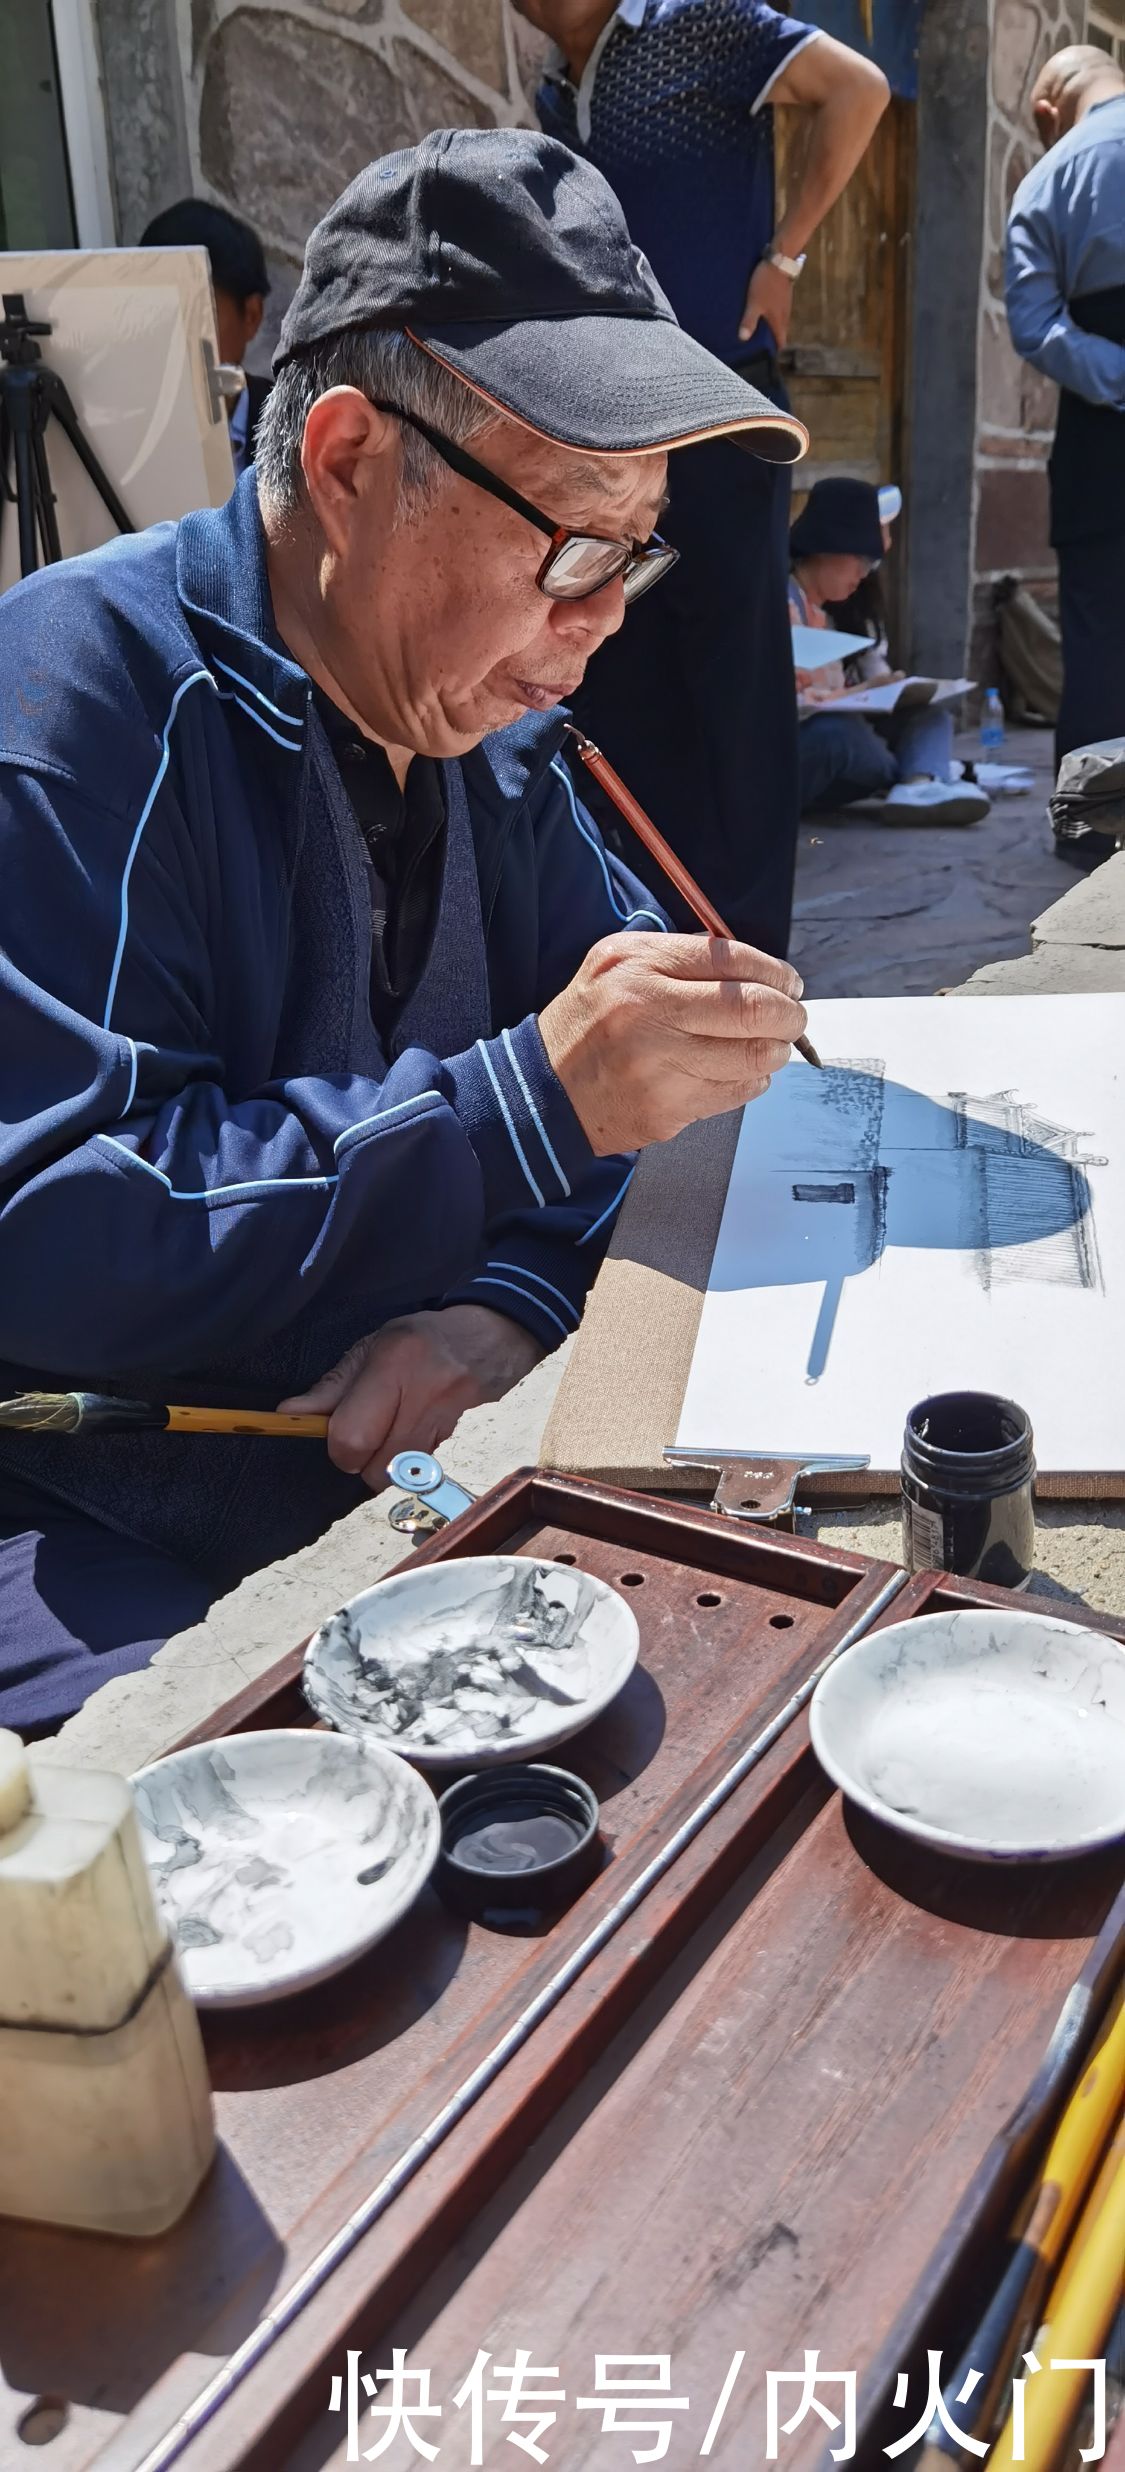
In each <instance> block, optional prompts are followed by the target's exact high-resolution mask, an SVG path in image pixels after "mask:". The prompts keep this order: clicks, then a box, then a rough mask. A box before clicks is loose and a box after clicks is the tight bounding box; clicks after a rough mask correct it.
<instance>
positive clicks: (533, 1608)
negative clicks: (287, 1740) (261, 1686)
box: [304, 1554, 640, 1769]
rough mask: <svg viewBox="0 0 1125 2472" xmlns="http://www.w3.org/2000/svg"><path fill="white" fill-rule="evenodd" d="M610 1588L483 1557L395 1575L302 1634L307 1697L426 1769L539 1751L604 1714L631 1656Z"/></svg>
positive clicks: (572, 1573) (541, 1565)
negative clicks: (312, 1632)
mask: <svg viewBox="0 0 1125 2472" xmlns="http://www.w3.org/2000/svg"><path fill="white" fill-rule="evenodd" d="M639 1648H640V1633H639V1631H638V1629H637V1624H636V1618H635V1616H634V1614H633V1612H632V1610H631V1608H630V1607H629V1606H628V1605H626V1603H625V1600H624V1598H623V1597H620V1596H618V1594H617V1591H616V1589H614V1588H610V1587H607V1585H606V1582H605V1581H604V1580H602V1579H593V1578H591V1576H590V1574H589V1572H588V1571H578V1570H574V1569H572V1568H571V1566H570V1565H569V1564H567V1563H562V1562H533V1561H531V1560H530V1559H529V1558H528V1557H526V1556H525V1555H522V1554H486V1555H481V1556H479V1557H466V1559H465V1561H463V1562H460V1561H452V1562H431V1563H428V1564H423V1565H422V1567H421V1568H420V1569H418V1570H415V1571H400V1572H397V1573H395V1574H394V1575H393V1576H392V1577H391V1578H390V1579H384V1580H380V1582H379V1584H378V1586H377V1587H375V1588H368V1589H366V1590H365V1591H364V1594H363V1595H362V1596H357V1597H353V1598H352V1599H351V1601H350V1603H349V1604H347V1605H345V1606H344V1607H343V1608H342V1610H341V1612H340V1613H338V1614H333V1616H332V1619H331V1621H330V1622H326V1623H325V1624H324V1625H323V1627H322V1629H321V1630H319V1631H318V1632H317V1634H316V1637H315V1638H314V1639H313V1640H311V1641H310V1643H309V1648H308V1652H307V1654H306V1657H305V1671H304V1687H305V1695H306V1697H307V1699H308V1700H309V1701H310V1702H311V1704H312V1706H313V1707H314V1708H315V1710H316V1712H317V1715H318V1716H320V1717H324V1718H326V1719H327V1721H328V1723H329V1724H330V1725H335V1726H338V1727H339V1728H340V1730H341V1732H344V1733H353V1734H361V1735H362V1736H363V1738H364V1740H365V1741H375V1742H381V1743H385V1744H386V1745H387V1746H388V1747H389V1748H391V1749H393V1750H396V1751H401V1752H402V1753H403V1755H404V1757H405V1758H407V1759H409V1760H414V1761H416V1763H417V1765H418V1766H419V1767H420V1768H434V1769H443V1768H487V1767H490V1766H492V1765H494V1764H495V1763H496V1762H497V1761H500V1760H527V1759H535V1758H537V1757H538V1756H539V1754H540V1753H541V1752H544V1751H549V1750H551V1749H552V1748H553V1747H554V1745H555V1744H556V1743H560V1742H567V1741H568V1740H569V1739H570V1736H571V1735H572V1734H577V1733H580V1732H581V1729H582V1727H583V1726H584V1725H589V1723H590V1721H591V1718H593V1717H597V1716H600V1715H601V1712H602V1709H603V1708H608V1706H609V1703H610V1701H611V1700H613V1699H616V1697H617V1694H618V1692H619V1691H620V1690H621V1689H622V1687H623V1685H624V1684H625V1683H626V1682H627V1681H628V1679H629V1676H630V1674H631V1673H632V1671H633V1667H634V1665H635V1664H636V1662H637V1654H638V1651H639Z"/></svg>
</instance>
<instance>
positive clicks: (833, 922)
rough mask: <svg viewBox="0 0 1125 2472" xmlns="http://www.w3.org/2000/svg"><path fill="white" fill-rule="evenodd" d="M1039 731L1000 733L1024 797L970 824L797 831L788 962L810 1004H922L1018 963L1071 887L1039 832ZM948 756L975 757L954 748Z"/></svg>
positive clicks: (825, 824)
mask: <svg viewBox="0 0 1125 2472" xmlns="http://www.w3.org/2000/svg"><path fill="white" fill-rule="evenodd" d="M1052 748H1053V740H1052V736H1051V732H1050V731H1049V730H1010V731H1009V733H1008V738H1007V743H1006V745H1005V747H1004V750H1003V755H1004V760H1005V761H1006V762H1010V763H1012V764H1025V765H1027V766H1029V767H1030V768H1031V770H1032V771H1033V772H1034V774H1035V788H1034V790H1030V791H1027V792H1025V793H1023V794H1022V795H1021V796H1019V797H1018V798H997V799H995V800H994V802H993V806H992V812H991V814H990V815H988V816H986V817H985V819H984V822H983V823H981V824H969V825H932V824H884V823H880V822H876V821H874V820H873V818H872V817H871V816H869V815H861V814H858V813H853V814H851V815H847V814H842V815H839V816H813V817H810V818H809V819H808V820H807V821H806V822H805V823H803V824H802V826H801V839H800V849H799V854H798V861H797V893H796V902H795V906H794V931H793V943H792V948H791V956H790V957H791V959H792V960H793V961H794V962H795V964H796V966H797V968H798V970H799V971H800V972H801V975H802V977H803V979H804V981H805V989H806V993H807V994H809V995H812V996H931V995H934V994H935V993H936V992H937V990H938V988H939V987H948V986H950V985H952V984H955V983H959V982H960V981H961V980H962V979H965V978H967V977H968V976H969V974H970V972H971V971H973V970H976V969H979V968H980V966H981V965H982V963H985V962H992V961H1004V960H1007V959H1008V957H1009V956H1010V955H1015V954H1017V953H1026V951H1027V945H1028V928H1029V922H1030V921H1031V920H1032V919H1034V918H1037V917H1038V915H1039V913H1040V911H1042V910H1045V909H1047V908H1048V907H1049V906H1050V904H1051V903H1052V902H1055V901H1058V900H1060V899H1061V897H1062V895H1063V894H1064V893H1065V892H1068V891H1069V890H1070V887H1071V885H1072V884H1074V883H1075V882H1076V881H1077V880H1078V879H1077V877H1076V875H1075V871H1074V870H1073V869H1072V868H1070V867H1067V866H1064V865H1063V863H1062V861H1061V860H1060V859H1058V858H1056V856H1055V849H1054V843H1053V841H1052V838H1051V832H1050V827H1049V825H1048V822H1047V800H1048V797H1049V795H1050V792H1051V788H1052V786H1053V762H1052ZM958 753H959V754H960V755H961V756H963V757H964V756H972V755H975V754H977V753H979V742H978V741H977V739H976V738H975V737H969V736H966V737H965V738H962V739H960V740H959V741H958Z"/></svg>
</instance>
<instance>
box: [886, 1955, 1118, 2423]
mask: <svg viewBox="0 0 1125 2472" xmlns="http://www.w3.org/2000/svg"><path fill="white" fill-rule="evenodd" d="M1123 2095H1125V1992H1121V1993H1119V1994H1118V1997H1117V2001H1116V2005H1115V2006H1114V2008H1113V2009H1112V2010H1111V2011H1110V2015H1109V2019H1108V2021H1107V2023H1106V2025H1105V2027H1104V2028H1103V2030H1102V2033H1101V2034H1100V2036H1099V2038H1098V2041H1097V2043H1096V2045H1095V2047H1094V2050H1093V2051H1092V2053H1091V2055H1090V2058H1089V2060H1088V2061H1087V2063H1086V2066H1085V2068H1084V2069H1083V2071H1082V2075H1081V2077H1080V2078H1079V2080H1078V2083H1077V2085H1076V2086H1075V2089H1074V2092H1073V2094H1072V2095H1071V2097H1070V2100H1069V2102H1068V2103H1067V2106H1066V2109H1065V2111H1064V2112H1063V2115H1062V2118H1061V2120H1060V2121H1059V2124H1058V2127H1057V2129H1056V2130H1055V2134H1054V2136H1053V2137H1052V2139H1051V2142H1050V2145H1049V2146H1048V2148H1047V2152H1046V2154H1045V2156H1044V2158H1043V2165H1042V2169H1041V2171H1040V2174H1039V2178H1038V2180H1037V2182H1036V2184H1035V2187H1034V2189H1033V2191H1032V2194H1031V2198H1030V2200H1029V2201H1026V2202H1025V2204H1024V2206H1023V2207H1022V2208H1021V2211H1020V2214H1019V2216H1018V2217H1017V2219H1016V2222H1015V2224H1013V2227H1012V2237H1013V2240H1014V2242H1015V2246H1014V2248H1013V2250H1012V2254H1011V2257H1010V2258H1009V2261H1008V2264H1007V2267H1006V2268H1005V2271H1004V2274H1003V2276H1002V2278H1001V2281H1000V2283H999V2285H998V2286H997V2289H996V2292H995V2293H994V2295H993V2298H992V2300H991V2301H990V2303H989V2306H988V2308H987V2310H986V2312H985V2314H984V2317H983V2318H982V2319H981V2322H980V2324H979V2326H978V2327H977V2329H976V2332H975V2334H974V2336H973V2339H972V2342H971V2343H970V2344H969V2346H968V2349H967V2350H966V2352H965V2355H964V2358H963V2359H962V2360H961V2361H959V2362H958V2364H957V2367H956V2369H955V2371H954V2373H953V2376H952V2377H951V2378H950V2380H949V2383H948V2386H947V2387H946V2389H945V2401H946V2408H947V2410H948V2412H949V2416H950V2419H951V2420H953V2421H954V2422H957V2421H958V2419H960V2420H961V2421H962V2422H963V2421H964V2411H963V2410H962V2412H961V2413H960V2415H959V2414H958V2412H957V2409H956V2404H955V2398H956V2396H957V2395H958V2394H959V2392H960V2390H961V2388H962V2387H963V2385H964V2383H965V2379H966V2377H967V2375H968V2372H969V2370H970V2369H975V2370H977V2371H978V2372H979V2374H980V2379H981V2383H980V2385H979V2387H978V2391H977V2394H976V2396H975V2397H974V2411H975V2419H974V2421H973V2425H972V2428H971V2430H970V2431H969V2435H970V2436H974V2437H976V2436H981V2435H986V2434H987V2432H988V2430H989V2429H992V2428H994V2427H995V2425H996V2421H997V2420H998V2419H999V2417H1000V2407H1001V2401H1002V2397H1003V2394H1004V2389H1005V2384H1006V2381H1007V2379H1008V2377H1009V2375H1010V2373H1011V2369H1012V2365H1013V2363H1014V2361H1015V2360H1016V2357H1017V2355H1018V2353H1019V2352H1020V2351H1021V2350H1022V2349H1024V2348H1025V2347H1026V2346H1027V2344H1028V2343H1029V2342H1030V2340H1031V2337H1032V2336H1033V2334H1034V2332H1035V2329H1036V2326H1037V2324H1038V2322H1039V2318H1040V2316H1041V2314H1042V2306H1043V2300H1044V2295H1045V2293H1046V2291H1047V2288H1048V2285H1049V2283H1050V2280H1051V2277H1052V2275H1053V2274H1054V2272H1055V2269H1056V2267H1057V2266H1058V2264H1059V2260H1060V2258H1061V2257H1062V2253H1063V2250H1064V2248H1065V2245H1066V2242H1067V2239H1068V2237H1069V2234H1070V2231H1071V2229H1072V2226H1073V2224H1074V2222H1075V2219H1076V2217H1077V2215H1078V2211H1079V2208H1080V2207H1081V2205H1082V2202H1083V2199H1084V2198H1085V2196H1086V2193H1087V2190H1088V2189H1089V2186H1090V2182H1091V2180H1092V2179H1093V2176H1094V2173H1095V2171H1096V2170H1097V2167H1098V2163H1099V2160H1100V2158H1101V2154H1102V2150H1103V2148H1104V2146H1105V2144H1106V2140H1107V2138H1108V2137H1109V2136H1110V2135H1111V2133H1112V2131H1113V2126H1114V2122H1115V2120H1116V2118H1117V2116H1118V2114H1119V2112H1120V2110H1121V2104H1122V2097H1123ZM963 2461H964V2455H963V2451H962V2449H961V2448H960V2447H959V2446H958V2444H957V2442H956V2440H955V2439H954V2438H952V2437H950V2435H949V2433H948V2431H946V2430H944V2429H941V2428H935V2429H934V2430H932V2431H931V2433H930V2435H929V2437H928V2438H927V2441H926V2445H925V2447H924V2449H923V2451H922V2455H921V2458H920V2461H919V2464H918V2472H949V2465H950V2464H951V2463H962V2462H963Z"/></svg>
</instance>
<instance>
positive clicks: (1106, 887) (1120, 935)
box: [1031, 851, 1125, 953]
mask: <svg viewBox="0 0 1125 2472" xmlns="http://www.w3.org/2000/svg"><path fill="white" fill-rule="evenodd" d="M1031 942H1032V948H1033V950H1038V949H1040V948H1041V947H1042V946H1045V945H1055V944H1063V945H1074V944H1083V945H1088V946H1096V947H1097V949H1098V950H1099V951H1100V952H1114V953H1119V952H1125V851H1122V852H1120V853H1119V855H1118V856H1117V857H1116V858H1108V859H1107V860H1106V863H1105V865H1104V867H1098V868H1096V869H1095V872H1094V874H1093V875H1090V876H1086V877H1084V878H1083V880H1082V881H1081V882H1080V883H1078V884H1075V885H1072V887H1071V889H1070V891H1069V893H1064V895H1063V898H1062V900H1061V901H1055V902H1052V904H1051V907H1050V909H1049V910H1044V911H1043V912H1042V913H1041V915H1040V917H1039V918H1036V919H1033V920H1032V922H1031Z"/></svg>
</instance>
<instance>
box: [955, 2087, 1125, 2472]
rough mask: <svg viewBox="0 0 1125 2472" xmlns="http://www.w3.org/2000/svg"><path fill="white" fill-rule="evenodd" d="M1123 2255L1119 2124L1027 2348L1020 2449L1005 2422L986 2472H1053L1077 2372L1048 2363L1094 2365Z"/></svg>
mask: <svg viewBox="0 0 1125 2472" xmlns="http://www.w3.org/2000/svg"><path fill="white" fill-rule="evenodd" d="M1123 2257H1125V2121H1122V2123H1121V2126H1120V2127H1119V2128H1118V2131H1117V2135H1116V2137H1115V2138H1114V2141H1113V2144H1112V2146H1111V2147H1110V2150H1109V2153H1108V2154H1107V2156H1106V2159H1105V2162H1104V2163H1103V2165H1102V2168H1101V2170H1100V2172H1099V2173H1098V2177H1097V2179H1096V2181H1095V2182H1094V2186H1093V2189H1092V2190H1091V2192H1090V2196H1089V2198H1088V2199H1087V2202H1086V2205H1085V2207H1084V2209H1083V2212H1082V2216H1081V2220H1080V2222H1079V2224H1078V2228H1077V2230H1076V2232H1075V2235H1074V2238H1073V2240H1072V2241H1071V2244H1070V2247H1069V2249H1068V2251H1067V2254H1066V2256H1065V2258H1064V2259H1063V2263H1062V2265H1061V2267H1060V2269H1059V2274H1058V2279H1057V2281H1056V2284H1055V2287H1054V2290H1053V2292H1052V2294H1051V2297H1050V2300H1049V2302H1048V2304H1047V2317H1046V2322H1045V2324H1044V2325H1043V2326H1041V2327H1040V2330H1039V2333H1038V2335H1037V2336H1036V2339H1035V2343H1034V2346H1033V2347H1032V2348H1033V2349H1034V2352H1035V2357H1036V2359H1037V2361H1038V2362H1039V2363H1040V2370H1039V2374H1038V2376H1036V2375H1035V2374H1033V2373H1032V2374H1029V2375H1028V2380H1027V2386H1026V2389H1025V2394H1024V2414H1025V2418H1024V2443H1023V2446H1022V2448H1021V2449H1020V2452H1019V2454H1018V2455H1017V2454H1016V2452H1015V2429H1014V2424H1013V2422H1012V2420H1011V2419H1010V2418H1009V2420H1008V2421H1007V2423H1006V2425H1005V2427H1004V2430H1003V2433H1002V2435H1001V2438H1000V2441H999V2444H998V2445H997V2446H996V2447H995V2448H994V2450H993V2452H992V2454H991V2455H990V2456H989V2458H988V2472H1012V2467H1013V2466H1014V2465H1016V2464H1022V2465H1023V2466H1024V2472H1053V2467H1054V2466H1055V2465H1056V2464H1057V2463H1058V2461H1059V2456H1060V2452H1061V2450H1062V2447H1063V2445H1064V2443H1065V2441H1066V2438H1067V2435H1068V2432H1069V2431H1070V2429H1071V2428H1072V2426H1073V2424H1074V2422H1075V2420H1076V2419H1077V2417H1078V2413H1079V2410H1080V2408H1081V2404H1082V2398H1083V2395H1084V2393H1085V2390H1086V2383H1087V2380H1086V2375H1085V2372H1084V2371H1083V2370H1081V2369H1071V2370H1067V2369H1051V2368H1049V2367H1048V2363H1049V2361H1051V2360H1052V2359H1055V2360H1098V2359H1100V2357H1101V2346H1102V2344H1103V2343H1104V2341H1105V2338H1106V2335H1107V2334H1108V2332H1109V2328H1110V2326H1111V2324H1112V2321H1113V2319H1114V2318H1115V2316H1116V2314H1117V2311H1118V2309H1119V2308H1120V2306H1121V2261H1122V2258H1123Z"/></svg>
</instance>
